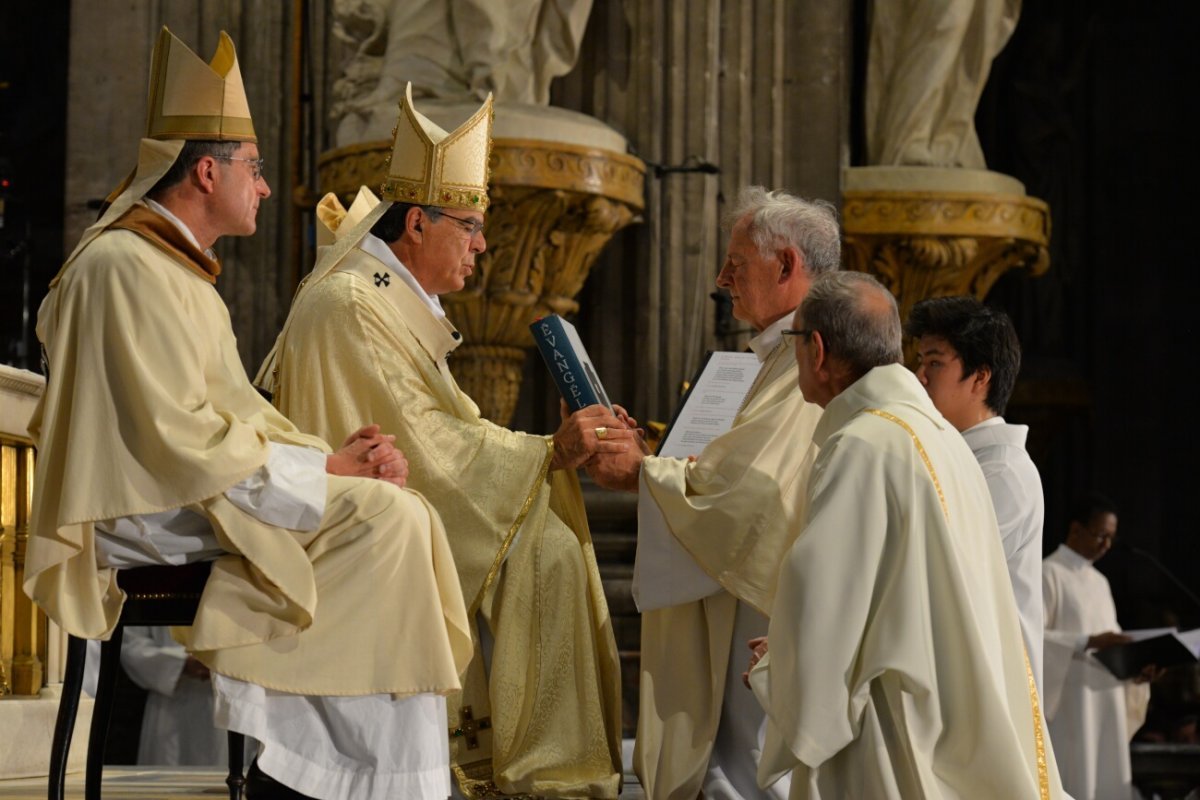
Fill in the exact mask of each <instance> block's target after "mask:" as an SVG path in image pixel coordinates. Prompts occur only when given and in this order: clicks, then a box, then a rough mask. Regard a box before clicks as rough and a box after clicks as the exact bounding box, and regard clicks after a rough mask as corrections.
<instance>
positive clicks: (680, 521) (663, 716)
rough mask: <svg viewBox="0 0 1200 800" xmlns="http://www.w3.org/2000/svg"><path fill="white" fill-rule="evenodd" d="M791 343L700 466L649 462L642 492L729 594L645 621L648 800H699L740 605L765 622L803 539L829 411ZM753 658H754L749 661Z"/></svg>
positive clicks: (640, 736)
mask: <svg viewBox="0 0 1200 800" xmlns="http://www.w3.org/2000/svg"><path fill="white" fill-rule="evenodd" d="M797 378H798V374H797V367H796V360H795V357H794V355H793V351H792V348H791V347H790V346H789V344H788V342H787V340H786V339H782V340H781V341H780V342H779V343H778V344H777V345H776V346H775V347H774V348H773V349H772V350H771V351H770V353H768V354H766V356H765V359H764V361H763V366H762V369H761V371H760V373H759V376H758V378H757V380H756V381H755V385H754V386H753V387H752V389H751V391H750V393H749V394H748V395H747V398H746V401H745V403H744V405H743V407H742V409H741V411H740V412H739V413H738V415H737V417H736V418H735V419H734V423H733V427H732V428H731V429H730V430H729V431H728V432H727V433H725V434H724V435H722V436H719V437H717V438H716V439H714V440H713V441H712V442H710V443H709V444H708V445H707V446H706V447H705V448H704V451H703V452H702V453H701V455H700V457H699V458H698V459H697V460H696V462H695V463H688V462H687V461H685V460H682V459H674V458H655V457H651V458H647V459H646V460H645V461H644V462H643V464H642V481H643V489H642V491H643V492H644V493H646V494H647V495H648V496H649V499H650V500H652V501H653V502H654V503H655V504H656V505H657V506H658V507H659V510H660V511H661V512H662V515H663V517H664V518H665V520H666V522H667V525H668V526H669V527H670V529H671V533H672V534H673V535H674V536H675V538H676V539H677V540H678V541H679V542H680V543H681V544H682V545H683V546H684V548H686V549H687V550H688V552H689V553H690V554H691V555H692V557H693V558H694V559H695V561H696V563H697V564H699V565H700V567H701V568H703V569H704V571H705V572H707V573H708V574H709V576H710V577H712V578H713V579H714V580H716V581H717V582H718V583H720V584H721V586H722V587H723V588H724V590H725V591H723V592H719V593H717V594H715V595H711V596H709V597H706V598H704V599H702V600H697V601H694V602H690V603H682V604H679V605H675V606H671V607H668V608H663V609H657V610H653V611H648V612H646V613H644V614H643V615H642V651H641V681H640V685H641V694H640V698H639V701H640V711H639V715H638V732H637V745H636V749H635V753H634V766H635V769H636V770H637V774H638V777H639V778H640V779H641V782H642V787H643V788H644V789H645V791H646V796H647V797H648V798H651V800H693V798H695V797H696V796H697V795H698V794H699V792H700V790H701V786H702V783H703V780H704V776H705V772H706V770H707V768H708V763H709V759H710V757H711V755H712V751H713V745H714V742H715V740H716V736H717V728H718V725H719V723H720V719H721V709H722V705H723V699H724V690H725V684H726V681H727V680H731V679H737V678H738V676H732V677H731V676H728V675H726V672H727V668H728V663H729V658H730V649H731V647H744V643H742V642H733V641H732V637H733V630H734V622H735V615H736V611H737V603H738V602H739V601H740V602H744V603H747V604H749V605H750V606H751V607H753V608H754V609H755V610H757V611H759V612H760V613H762V614H767V613H768V612H769V610H770V608H771V603H772V600H773V597H774V592H775V581H776V577H777V573H778V569H779V563H780V561H781V559H782V558H783V556H784V554H785V553H786V552H787V550H788V547H789V546H790V545H791V543H792V541H793V539H794V537H795V535H796V532H797V531H798V530H799V528H798V525H797V523H798V521H799V520H800V519H801V518H802V517H803V512H804V503H803V499H804V495H803V492H804V486H805V484H806V483H807V482H808V476H809V472H810V470H811V468H812V464H813V460H814V459H815V457H816V447H815V446H814V445H813V444H812V433H813V430H814V429H815V428H816V425H817V422H818V421H819V420H820V417H821V409H820V408H819V407H818V406H816V405H814V404H812V403H806V402H805V401H804V397H803V395H802V394H801V393H800V389H799V387H798V383H797ZM747 659H748V656H747Z"/></svg>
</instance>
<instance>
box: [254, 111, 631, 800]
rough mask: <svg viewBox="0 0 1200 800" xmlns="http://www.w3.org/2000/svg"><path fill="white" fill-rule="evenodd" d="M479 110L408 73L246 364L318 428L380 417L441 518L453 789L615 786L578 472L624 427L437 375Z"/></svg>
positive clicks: (479, 155)
mask: <svg viewBox="0 0 1200 800" xmlns="http://www.w3.org/2000/svg"><path fill="white" fill-rule="evenodd" d="M491 122H492V103H491V98H490V97H489V98H488V100H487V101H486V102H485V103H484V104H483V106H482V107H481V108H480V109H479V110H478V111H477V112H475V114H473V115H472V116H471V117H470V118H469V119H467V120H466V121H465V122H464V123H462V124H461V125H460V126H459V127H458V128H457V129H456V130H454V131H453V132H450V133H447V132H445V131H444V130H442V129H441V128H439V127H438V126H437V125H436V124H434V123H433V122H432V121H430V120H429V119H427V118H426V117H425V116H423V115H422V114H421V113H420V112H419V111H417V109H416V108H414V106H413V102H412V94H411V87H410V88H409V91H408V92H406V95H405V98H404V99H403V100H402V101H401V103H400V115H399V120H398V121H397V123H396V128H395V131H394V134H393V136H394V141H393V146H392V153H391V159H390V162H389V164H388V174H387V175H386V177H385V178H384V180H383V181H382V184H381V186H380V193H381V195H382V199H381V201H380V202H379V203H378V204H377V205H375V206H374V207H373V208H371V209H370V210H369V211H368V212H367V213H366V214H365V216H361V219H359V218H358V217H359V214H360V213H361V210H362V208H363V205H362V203H367V204H369V202H370V200H369V198H368V197H367V195H365V194H360V198H359V208H358V210H357V211H356V210H355V206H353V205H352V206H351V213H350V214H349V215H348V216H349V218H343V219H339V218H338V217H339V215H338V213H337V208H338V204H337V203H336V202H335V201H334V200H332V199H328V200H326V201H325V202H324V203H323V207H322V210H321V211H320V220H321V223H320V224H321V225H323V226H324V227H326V228H329V229H330V231H331V232H332V233H333V235H334V237H335V241H334V243H333V244H332V245H330V246H329V247H327V248H326V249H325V250H323V251H322V252H321V254H320V255H319V257H318V261H317V264H316V266H315V267H314V269H313V271H312V273H311V274H310V275H309V276H308V277H307V278H306V279H305V281H304V285H303V286H302V288H301V289H300V290H299V291H298V292H297V295H296V297H295V299H294V301H293V303H292V308H291V312H290V313H289V315H288V319H287V321H286V323H285V326H284V329H283V331H282V333H281V334H280V336H279V339H278V341H277V342H276V345H275V349H274V351H273V352H272V354H271V355H270V356H268V358H267V361H266V363H264V365H263V368H262V370H261V371H260V373H259V377H258V380H259V384H260V385H261V386H263V387H264V388H267V389H269V390H270V391H271V392H272V393H273V396H274V402H275V404H276V405H277V406H278V408H279V409H280V410H281V411H282V412H283V413H285V414H287V415H288V416H289V417H290V418H291V419H293V420H295V421H296V424H297V425H299V426H300V427H301V428H302V429H304V430H306V431H310V432H312V433H315V434H317V435H319V436H321V437H322V438H324V439H326V440H327V441H340V440H341V439H342V438H343V437H345V436H346V434H347V433H349V432H350V431H351V430H353V427H354V425H355V424H356V423H354V422H353V420H355V419H357V418H358V417H359V416H360V415H362V414H368V415H369V416H370V418H371V419H373V420H376V421H378V422H379V423H380V424H381V425H383V426H384V428H385V429H386V430H388V431H390V432H393V433H395V435H396V437H397V439H396V446H397V447H399V448H401V449H402V450H403V451H404V453H405V456H406V457H407V459H408V462H409V464H410V466H411V475H410V478H409V486H410V487H412V488H414V489H416V490H417V491H419V492H421V494H422V495H424V496H425V497H426V498H427V499H428V500H429V502H430V503H432V504H433V506H434V508H436V509H437V511H438V513H439V514H440V515H441V518H442V521H443V523H444V524H445V526H446V531H447V535H448V537H449V540H450V547H451V549H452V550H453V552H454V561H455V564H456V566H457V568H458V575H459V582H460V584H461V585H462V590H463V599H464V601H465V603H466V605H467V610H468V614H469V617H470V621H471V626H472V633H473V635H474V641H475V657H474V659H473V660H472V661H471V665H470V668H469V670H468V672H467V675H466V677H465V678H464V686H463V691H462V694H461V695H460V696H452V697H451V698H450V703H449V708H448V712H449V719H448V720H447V735H448V736H449V738H450V747H451V760H452V762H453V771H454V774H455V777H456V778H457V781H458V785H459V788H460V790H461V791H462V792H463V794H464V795H466V796H467V797H478V796H482V795H484V794H489V793H490V794H495V793H497V792H499V793H501V794H534V795H540V796H545V797H599V798H614V797H616V796H617V794H618V792H619V789H620V778H621V754H620V744H621V737H620V722H621V719H620V694H619V664H618V657H617V650H616V646H615V642H614V639H613V634H612V627H611V623H610V621H609V614H608V608H607V606H606V604H605V600H604V594H603V591H602V588H601V583H600V575H599V572H598V570H597V566H596V561H595V555H594V552H593V548H592V543H591V538H590V533H589V531H588V525H587V519H586V516H585V513H584V508H583V502H582V496H581V494H580V490H579V483H578V479H577V477H576V472H575V470H576V468H577V467H579V466H581V465H582V464H583V463H585V462H586V461H587V460H589V459H590V458H592V457H593V456H594V455H595V454H596V453H597V452H607V453H620V452H623V451H624V449H626V448H628V447H636V446H637V444H635V442H634V435H635V434H634V433H633V432H632V430H630V429H629V428H627V427H626V422H628V420H627V418H625V419H621V420H618V419H617V418H615V417H614V416H613V415H612V413H610V412H609V411H608V410H607V409H605V408H604V407H602V406H591V407H588V408H585V409H582V410H580V411H577V412H575V414H573V415H570V416H564V419H563V422H562V425H561V427H560V428H559V429H558V430H557V431H556V432H555V433H554V434H553V435H552V436H537V435H533V434H528V433H519V432H516V431H511V430H508V429H507V428H503V427H501V426H499V425H496V424H493V423H491V422H489V421H488V420H485V419H483V418H481V417H480V413H479V408H478V406H476V404H475V403H474V402H473V401H472V400H471V398H470V397H468V396H467V395H466V394H464V393H463V391H462V390H461V389H460V388H459V386H458V384H457V383H456V382H455V380H454V376H453V375H452V374H451V372H450V368H449V364H448V359H449V358H450V357H452V355H453V353H454V350H455V349H456V348H457V347H458V346H459V345H460V344H461V343H462V335H461V334H460V333H459V332H458V331H457V330H456V329H455V327H454V325H453V324H451V322H450V320H448V319H447V318H446V314H445V312H444V310H443V308H442V304H441V301H440V299H439V297H440V295H442V294H445V293H448V292H454V291H458V290H459V289H462V288H463V286H464V283H465V281H466V279H467V277H468V276H469V275H470V274H471V273H472V272H473V271H474V270H475V269H476V268H477V267H478V266H480V265H479V264H477V262H476V258H477V257H478V256H479V255H480V254H482V253H483V252H484V251H485V250H486V248H487V241H486V239H485V237H484V234H483V224H484V212H485V211H486V210H487V207H488V194H487V189H488V187H487V177H488V155H489V151H490V149H491V138H490V132H491ZM600 427H603V428H608V429H609V435H608V436H607V437H606V438H605V439H604V440H600V439H599V438H598V436H597V434H596V429H597V428H600Z"/></svg>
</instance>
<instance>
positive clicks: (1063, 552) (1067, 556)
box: [1056, 542, 1092, 569]
mask: <svg viewBox="0 0 1200 800" xmlns="http://www.w3.org/2000/svg"><path fill="white" fill-rule="evenodd" d="M1056 555H1057V556H1058V557H1059V559H1060V560H1062V561H1063V562H1065V563H1066V565H1067V566H1068V567H1070V568H1072V569H1083V568H1084V567H1090V566H1092V562H1091V560H1090V559H1087V558H1084V557H1083V556H1081V555H1079V553H1076V552H1075V551H1074V550H1072V549H1071V546H1070V545H1068V544H1067V543H1066V542H1063V543H1062V544H1060V545H1059V546H1058V552H1057V553H1056Z"/></svg>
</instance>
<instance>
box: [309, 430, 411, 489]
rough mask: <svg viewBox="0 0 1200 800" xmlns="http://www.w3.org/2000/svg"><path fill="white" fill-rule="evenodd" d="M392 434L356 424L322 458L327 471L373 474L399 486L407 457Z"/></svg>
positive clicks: (404, 476)
mask: <svg viewBox="0 0 1200 800" xmlns="http://www.w3.org/2000/svg"><path fill="white" fill-rule="evenodd" d="M395 441H396V437H395V436H392V435H390V434H388V435H384V434H381V433H380V432H379V426H378V425H367V426H366V427H363V428H359V429H358V430H357V431H355V432H354V433H352V434H350V436H348V437H347V438H346V441H345V442H343V443H342V446H341V447H340V448H339V449H338V451H337V452H336V453H332V454H330V455H329V456H327V457H326V459H325V471H326V472H328V473H329V474H330V475H345V476H349V477H358V478H377V479H379V480H382V481H387V482H388V483H392V484H395V485H396V486H399V487H401V488H403V487H404V484H405V483H407V482H408V460H407V459H405V458H404V453H402V452H400V451H399V450H397V449H396V446H395V444H394V442H395Z"/></svg>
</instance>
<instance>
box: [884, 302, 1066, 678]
mask: <svg viewBox="0 0 1200 800" xmlns="http://www.w3.org/2000/svg"><path fill="white" fill-rule="evenodd" d="M907 332H908V335H909V336H912V337H913V338H914V339H916V340H917V358H918V365H917V379H918V380H920V381H921V384H922V385H923V386H924V387H925V391H927V392H928V393H929V398H930V399H931V400H933V404H934V405H935V406H937V410H938V411H940V412H941V413H942V416H944V417H945V418H946V420H947V421H948V422H949V423H950V424H951V425H953V426H954V427H955V428H957V429H958V430H959V432H960V433H962V435H963V438H964V439H966V440H967V444H968V445H970V446H971V452H972V453H974V454H975V459H976V460H977V461H978V462H979V466H980V467H982V468H983V475H984V477H985V478H987V484H988V491H989V492H990V493H991V496H992V505H993V507H994V508H995V510H996V521H997V522H998V523H999V524H1000V541H1001V543H1002V544H1003V545H1004V557H1005V559H1006V561H1007V562H1008V575H1009V578H1010V579H1011V581H1012V586H1013V594H1014V596H1015V597H1016V600H1017V610H1018V612H1019V613H1020V616H1021V632H1022V633H1023V634H1024V636H1025V649H1026V650H1027V651H1028V652H1029V663H1030V666H1031V667H1032V668H1033V674H1034V678H1035V679H1036V681H1037V684H1038V687H1039V688H1041V686H1042V646H1043V645H1042V626H1043V621H1042V594H1041V589H1040V587H1041V582H1042V524H1043V521H1044V516H1045V511H1044V503H1043V499H1042V481H1041V477H1040V476H1039V475H1038V471H1037V467H1036V466H1034V464H1033V460H1032V459H1031V458H1030V457H1029V454H1028V453H1027V452H1026V451H1025V437H1026V436H1027V435H1028V433H1029V428H1028V427H1026V426H1025V425H1010V424H1009V423H1007V422H1005V421H1004V417H1003V416H1002V415H1003V414H1004V411H1005V409H1006V408H1007V406H1008V398H1009V396H1010V395H1011V394H1012V390H1013V385H1014V384H1015V383H1016V380H1017V372H1018V371H1019V370H1020V367H1021V345H1020V343H1019V342H1018V341H1017V334H1016V331H1014V330H1013V326H1012V322H1011V321H1010V320H1009V318H1008V316H1007V315H1006V314H1004V313H1003V312H1001V311H996V310H994V309H991V308H988V307H987V306H985V305H984V304H983V303H981V302H979V301H978V300H976V299H975V298H973V297H933V298H930V299H928V300H922V301H921V302H919V303H917V304H916V305H915V306H913V309H912V311H911V312H910V314H909V317H908V327H907Z"/></svg>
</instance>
